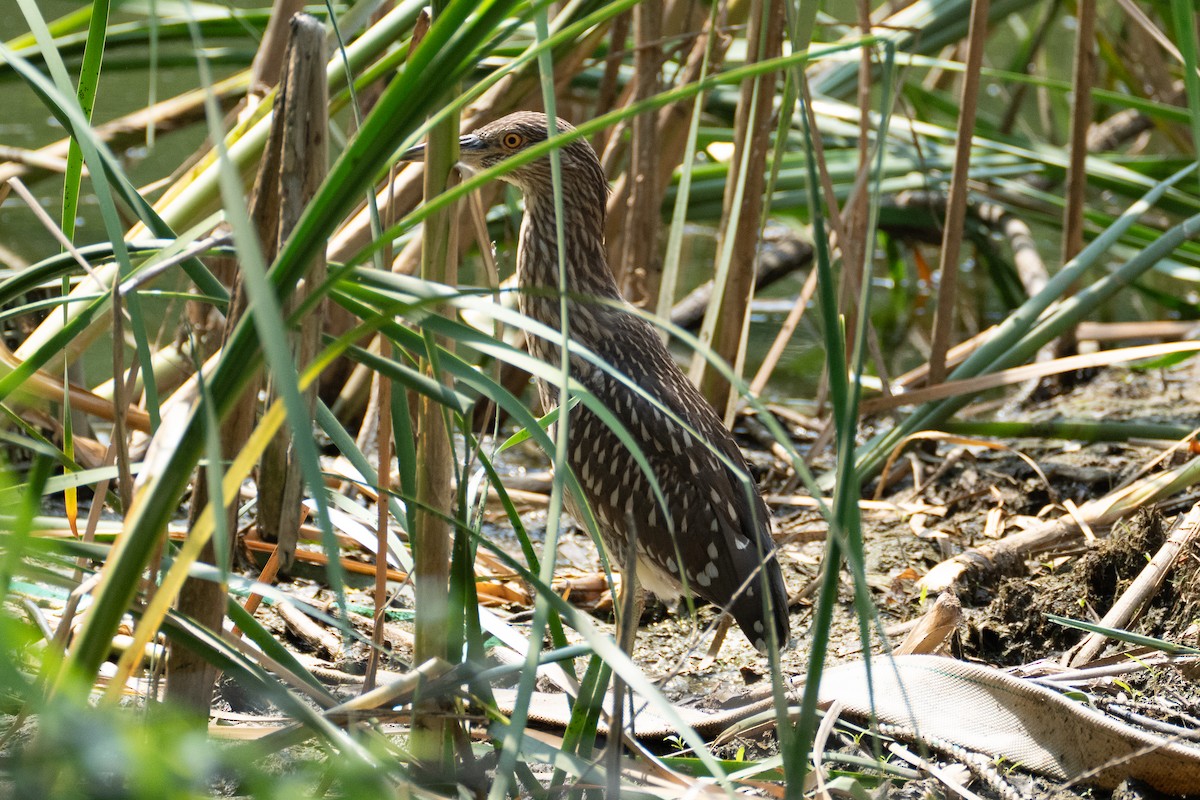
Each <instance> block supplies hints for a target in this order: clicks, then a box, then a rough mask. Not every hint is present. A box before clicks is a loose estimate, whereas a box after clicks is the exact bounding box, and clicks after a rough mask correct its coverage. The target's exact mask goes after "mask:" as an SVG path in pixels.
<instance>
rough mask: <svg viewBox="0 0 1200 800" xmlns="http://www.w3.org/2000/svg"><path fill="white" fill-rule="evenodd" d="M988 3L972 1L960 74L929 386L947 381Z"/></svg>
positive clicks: (985, 37) (985, 36) (930, 359)
mask: <svg viewBox="0 0 1200 800" xmlns="http://www.w3.org/2000/svg"><path fill="white" fill-rule="evenodd" d="M988 5H989V2H988V0H972V2H971V27H970V32H969V33H968V35H967V64H966V70H965V72H964V74H963V87H962V108H961V111H960V112H959V116H958V131H957V137H956V141H957V144H956V146H955V152H954V173H953V175H952V177H951V179H950V199H949V201H948V203H947V208H946V231H945V237H944V239H943V240H942V253H941V262H940V264H939V275H940V277H941V283H940V285H939V286H938V302H937V315H936V316H935V317H934V326H933V343H932V346H931V348H930V350H931V352H930V354H929V382H930V383H941V382H942V381H943V380H944V379H945V377H946V351H947V350H949V349H950V336H951V331H952V329H953V324H954V306H955V302H954V301H955V298H956V295H957V293H958V258H959V252H960V251H961V249H962V238H963V222H964V221H965V220H966V214H967V180H968V177H969V173H970V168H971V141H972V138H971V137H972V135H973V133H974V131H975V108H976V105H977V104H978V101H979V70H980V67H981V66H982V65H983V47H984V43H985V42H986V40H987V18H988Z"/></svg>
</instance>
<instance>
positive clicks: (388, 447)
mask: <svg viewBox="0 0 1200 800" xmlns="http://www.w3.org/2000/svg"><path fill="white" fill-rule="evenodd" d="M379 355H380V356H382V357H383V358H385V359H387V358H391V355H392V345H391V342H389V341H388V340H387V339H386V338H383V337H381V338H380V353H379ZM375 392H376V394H377V395H378V397H379V400H378V408H379V425H378V428H377V434H376V435H377V437H378V439H377V441H378V446H377V448H376V452H377V453H378V458H379V461H378V468H377V471H376V473H375V480H376V485H377V486H378V487H379V496H378V498H377V499H376V500H375V511H376V517H375V525H376V528H375V597H374V600H375V626H374V628H372V630H371V652H370V655H369V656H368V658H367V671H366V675H365V677H364V678H363V691H366V692H369V691H371V689H373V688H375V675H376V673H377V671H378V670H379V659H380V657H381V656H382V654H383V621H384V619H385V618H386V617H387V568H388V558H387V556H388V502H387V501H388V497H389V495H390V492H389V489H390V488H391V475H392V382H391V381H390V380H389V379H387V378H385V377H384V376H383V375H376V376H375Z"/></svg>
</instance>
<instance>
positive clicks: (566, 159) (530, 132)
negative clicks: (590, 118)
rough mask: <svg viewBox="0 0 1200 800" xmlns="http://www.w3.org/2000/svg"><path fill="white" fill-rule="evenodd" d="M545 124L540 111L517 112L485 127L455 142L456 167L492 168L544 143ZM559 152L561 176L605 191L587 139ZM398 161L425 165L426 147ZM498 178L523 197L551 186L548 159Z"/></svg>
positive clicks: (562, 125)
mask: <svg viewBox="0 0 1200 800" xmlns="http://www.w3.org/2000/svg"><path fill="white" fill-rule="evenodd" d="M557 122H558V126H557V127H558V132H559V133H565V132H567V131H572V130H574V128H573V127H572V126H571V125H570V123H568V122H566V121H565V120H562V119H559V120H558V121H557ZM548 123H549V118H548V117H547V116H546V115H545V114H543V113H541V112H539V111H518V112H516V113H514V114H509V115H508V116H506V117H502V118H501V119H498V120H496V121H495V122H491V123H488V124H487V125H484V126H483V127H482V128H479V129H478V130H476V131H474V132H472V133H468V134H466V135H464V136H462V137H461V138H460V139H459V140H458V151H459V156H458V163H459V166H462V167H465V168H467V169H469V170H472V171H481V170H485V169H488V168H489V167H494V166H495V165H497V164H499V163H500V162H502V161H504V160H506V159H508V158H510V157H512V156H514V155H516V154H517V153H520V152H522V151H523V150H527V149H528V148H530V147H532V146H533V145H535V144H538V143H539V142H544V141H546V135H547V131H548V130H549V125H548ZM558 152H559V158H560V163H561V164H562V170H563V174H564V176H569V175H579V176H581V177H583V176H586V177H587V178H588V179H591V180H595V179H597V178H598V179H599V181H600V182H601V184H602V185H604V187H605V190H607V184H604V176H603V172H602V171H601V169H600V160H599V159H598V158H596V151H595V150H593V149H592V146H591V145H590V144H588V142H587V140H586V139H582V138H581V139H576V140H574V141H572V142H570V143H569V144H567V145H565V146H563V147H562V148H561V149H560V150H559V151H558ZM400 160H402V161H424V160H425V145H423V144H419V145H417V146H416V147H413V148H411V149H409V150H407V151H405V153H404V154H403V155H402V156H401V157H400ZM500 177H501V179H502V180H505V181H507V182H509V183H512V184H514V185H516V186H517V187H519V188H520V189H522V190H523V191H525V192H526V193H529V192H536V193H541V192H549V191H551V188H550V187H551V186H552V181H551V174H550V158H549V156H546V157H543V158H539V159H536V160H534V161H531V162H529V163H527V164H522V165H521V166H519V167H517V168H515V169H513V170H510V171H508V172H506V173H505V174H504V175H502V176H500ZM565 180H568V181H569V180H570V178H565Z"/></svg>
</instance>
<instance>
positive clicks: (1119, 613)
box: [1068, 503, 1200, 667]
mask: <svg viewBox="0 0 1200 800" xmlns="http://www.w3.org/2000/svg"><path fill="white" fill-rule="evenodd" d="M1197 535H1200V503H1197V504H1196V505H1194V506H1192V508H1191V510H1190V511H1188V512H1187V513H1186V514H1181V515H1179V517H1178V518H1177V519H1176V520H1175V524H1174V525H1172V526H1171V532H1170V533H1169V534H1168V536H1167V540H1166V541H1165V542H1163V545H1162V547H1160V548H1159V550H1158V552H1157V553H1155V555H1154V558H1152V559H1150V563H1149V564H1147V565H1146V566H1145V567H1144V568H1143V569H1142V571H1141V572H1140V573H1139V574H1138V576H1137V578H1135V579H1134V581H1133V583H1131V584H1129V588H1128V589H1126V590H1125V591H1124V593H1122V594H1121V597H1120V598H1118V600H1117V602H1115V603H1113V606H1112V608H1111V609H1109V611H1108V613H1107V614H1105V615H1104V618H1103V619H1102V620H1100V622H1098V623H1097V624H1098V625H1100V626H1102V627H1105V628H1124V627H1125V626H1127V625H1128V624H1129V623H1130V622H1131V621H1132V620H1134V619H1136V618H1137V616H1140V614H1139V612H1140V611H1141V610H1142V609H1143V608H1144V607H1145V605H1146V603H1147V602H1148V601H1149V600H1150V598H1152V597H1153V596H1154V595H1155V594H1156V593H1157V592H1158V590H1159V588H1160V587H1161V586H1162V585H1163V581H1165V580H1166V579H1167V575H1168V574H1170V571H1171V568H1172V567H1173V566H1174V564H1175V561H1176V559H1177V558H1179V555H1180V554H1181V553H1183V552H1184V551H1185V550H1186V549H1187V548H1188V547H1189V546H1190V545H1191V543H1192V541H1194V540H1195V539H1196V537H1197ZM1107 642H1108V637H1107V636H1105V635H1104V634H1102V633H1089V634H1088V635H1087V636H1085V637H1084V639H1083V641H1082V642H1080V644H1079V646H1078V649H1077V650H1076V651H1075V653H1074V654H1073V655H1071V657H1070V662H1069V664H1068V666H1071V667H1081V666H1083V665H1085V664H1088V663H1090V662H1091V660H1092V659H1093V658H1095V657H1096V656H1097V655H1099V654H1100V651H1101V650H1103V649H1104V645H1105V644H1106V643H1107Z"/></svg>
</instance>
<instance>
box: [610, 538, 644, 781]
mask: <svg viewBox="0 0 1200 800" xmlns="http://www.w3.org/2000/svg"><path fill="white" fill-rule="evenodd" d="M629 530H630V536H629V541H628V542H626V544H625V563H624V564H622V565H621V591H620V594H619V595H618V596H617V622H616V638H617V646H618V647H620V648H621V652H623V653H625V655H627V656H629V658H630V659H631V660H632V659H633V648H634V644H635V643H636V641H637V629H638V623H639V622H640V621H641V618H642V609H643V608H644V607H645V597H644V595H643V594H642V592H641V590H640V587H638V582H637V533H636V530H637V529H636V527H635V526H632V525H631V526H630V527H629ZM626 689H627V687H626V685H625V681H624V679H623V678H622V677H621V674H620V673H619V672H618V671H616V670H614V671H613V706H612V707H613V711H612V716H611V717H610V718H609V726H608V796H609V797H620V786H621V740H622V739H623V738H624V735H625V730H624V729H625V697H626V694H627V692H626ZM628 694H629V711H630V722H631V723H632V721H633V695H632V693H628ZM630 728H631V729H632V724H631V725H630ZM632 733H633V732H632V730H630V735H632Z"/></svg>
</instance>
